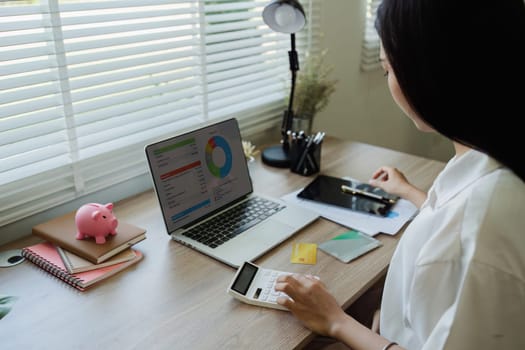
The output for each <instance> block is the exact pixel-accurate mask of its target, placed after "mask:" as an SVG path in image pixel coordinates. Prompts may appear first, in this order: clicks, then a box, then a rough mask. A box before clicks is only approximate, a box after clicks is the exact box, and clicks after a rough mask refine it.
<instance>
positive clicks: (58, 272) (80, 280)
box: [22, 242, 142, 291]
mask: <svg viewBox="0 0 525 350" xmlns="http://www.w3.org/2000/svg"><path fill="white" fill-rule="evenodd" d="M134 251H135V254H136V257H135V258H133V259H131V260H128V261H125V262H122V263H118V264H115V265H110V266H105V267H101V268H99V269H94V270H90V271H85V272H78V273H74V274H70V273H69V272H68V271H67V269H66V267H65V265H64V262H63V261H62V258H61V257H60V254H59V253H58V251H57V249H56V247H55V246H54V245H53V244H52V243H50V242H43V243H38V244H35V245H32V246H29V247H25V248H23V249H22V256H24V257H25V258H26V259H27V260H29V261H31V262H32V263H33V264H35V265H37V266H38V267H40V268H41V269H43V270H45V271H47V272H49V273H50V274H52V275H53V276H55V277H57V278H59V279H61V280H62V281H64V282H66V283H68V284H70V285H72V286H73V287H75V288H77V289H79V290H81V291H84V290H85V289H86V288H88V287H89V286H91V285H93V284H94V283H96V282H98V281H101V280H103V279H106V278H108V277H110V276H113V275H114V274H116V273H117V272H120V271H122V270H124V269H125V268H126V267H128V266H130V265H133V264H135V263H137V262H138V261H139V260H141V259H142V253H141V252H139V251H138V250H134Z"/></svg>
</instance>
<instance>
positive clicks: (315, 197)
mask: <svg viewBox="0 0 525 350" xmlns="http://www.w3.org/2000/svg"><path fill="white" fill-rule="evenodd" d="M343 185H344V186H347V187H350V188H355V189H357V190H358V191H357V192H366V193H370V194H373V197H372V196H367V195H363V194H360V193H357V192H356V193H348V192H343V191H342V190H341V186H343ZM297 197H299V198H303V199H308V200H312V201H316V202H321V203H325V204H331V205H335V206H339V207H343V208H347V209H350V210H354V211H358V212H362V213H368V214H372V215H378V216H387V215H388V212H389V211H390V209H391V208H392V206H393V205H394V204H395V203H396V202H397V200H398V199H399V197H398V196H395V195H392V194H390V193H387V192H385V191H383V190H382V189H380V188H379V187H375V186H372V185H369V184H367V183H363V182H359V181H356V180H347V179H343V178H339V177H334V176H328V175H323V174H321V175H318V176H317V177H316V178H315V179H314V180H313V181H312V182H310V183H309V184H308V185H307V186H306V187H305V188H304V189H303V190H302V191H300V192H299V193H298V194H297ZM374 197H381V198H383V199H384V200H380V199H377V198H374Z"/></svg>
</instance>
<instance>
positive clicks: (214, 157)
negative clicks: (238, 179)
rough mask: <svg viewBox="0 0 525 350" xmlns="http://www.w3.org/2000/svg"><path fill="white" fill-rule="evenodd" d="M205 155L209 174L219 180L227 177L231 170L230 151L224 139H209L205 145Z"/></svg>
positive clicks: (216, 137)
mask: <svg viewBox="0 0 525 350" xmlns="http://www.w3.org/2000/svg"><path fill="white" fill-rule="evenodd" d="M205 153H206V165H207V166H208V170H209V171H210V173H211V174H212V175H213V176H215V177H218V178H221V179H222V178H224V177H226V176H228V174H229V173H230V170H231V168H232V150H231V148H230V145H229V144H228V142H227V141H226V140H225V139H224V137H221V136H213V137H211V138H210V139H209V140H208V143H207V144H206V151H205Z"/></svg>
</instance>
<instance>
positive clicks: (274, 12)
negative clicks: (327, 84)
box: [262, 0, 306, 168]
mask: <svg viewBox="0 0 525 350" xmlns="http://www.w3.org/2000/svg"><path fill="white" fill-rule="evenodd" d="M262 15H263V20H264V23H266V24H267V25H268V27H270V28H271V29H272V30H274V31H276V32H280V33H290V36H291V41H292V49H291V50H290V51H288V57H289V59H290V71H291V72H292V87H291V91H290V98H289V102H288V109H287V110H285V111H284V115H283V122H282V124H281V135H282V139H281V144H280V145H276V146H271V147H268V148H266V149H265V150H263V152H262V161H263V162H264V163H265V164H267V165H270V166H274V167H279V168H288V167H290V158H289V152H288V151H289V149H290V142H289V140H288V131H289V130H291V129H292V121H293V110H292V108H293V96H294V91H295V77H296V73H297V71H298V70H299V59H298V56H297V51H295V32H297V31H299V30H301V29H302V28H303V27H304V25H305V23H306V16H305V14H304V10H303V7H302V6H301V4H300V3H299V1H297V0H274V1H272V2H271V3H269V4H268V5H266V7H265V8H264V10H263V13H262Z"/></svg>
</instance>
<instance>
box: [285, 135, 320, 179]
mask: <svg viewBox="0 0 525 350" xmlns="http://www.w3.org/2000/svg"><path fill="white" fill-rule="evenodd" d="M322 144H323V142H322V141H321V142H319V143H310V144H308V142H305V141H304V142H301V141H300V140H294V142H292V143H291V146H290V170H291V171H292V172H294V173H296V174H299V175H303V176H309V175H312V174H316V173H318V172H319V171H320V170H321V145H322Z"/></svg>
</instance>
